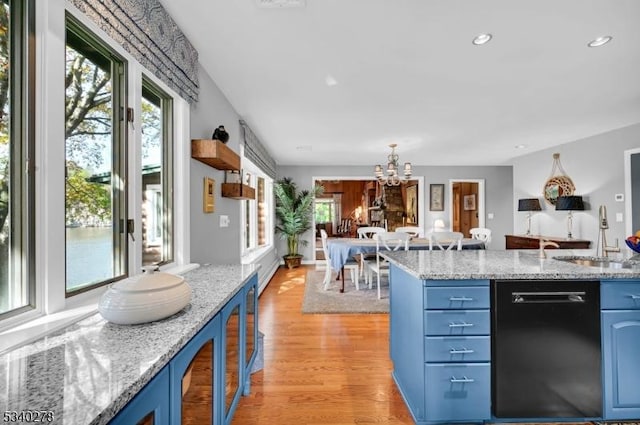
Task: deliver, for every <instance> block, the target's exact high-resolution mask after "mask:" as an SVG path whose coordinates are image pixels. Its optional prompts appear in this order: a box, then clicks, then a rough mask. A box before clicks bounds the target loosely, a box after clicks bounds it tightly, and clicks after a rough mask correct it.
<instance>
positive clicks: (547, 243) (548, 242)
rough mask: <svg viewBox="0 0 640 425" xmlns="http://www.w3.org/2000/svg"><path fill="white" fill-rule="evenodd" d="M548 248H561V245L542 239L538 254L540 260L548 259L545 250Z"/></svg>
mask: <svg viewBox="0 0 640 425" xmlns="http://www.w3.org/2000/svg"><path fill="white" fill-rule="evenodd" d="M547 246H555V247H556V248H560V245H558V244H557V243H555V242H552V241H545V240H544V239H542V238H540V251H539V253H538V258H547V254H546V253H545V252H544V248H545V247H547Z"/></svg>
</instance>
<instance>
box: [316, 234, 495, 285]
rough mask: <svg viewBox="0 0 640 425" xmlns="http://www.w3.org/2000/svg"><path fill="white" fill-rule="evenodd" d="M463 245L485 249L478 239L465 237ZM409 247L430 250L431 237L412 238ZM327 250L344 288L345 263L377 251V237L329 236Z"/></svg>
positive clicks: (469, 247) (434, 245) (437, 248)
mask: <svg viewBox="0 0 640 425" xmlns="http://www.w3.org/2000/svg"><path fill="white" fill-rule="evenodd" d="M461 245H462V249H485V244H484V242H483V241H481V240H478V239H472V238H463V239H462V244H461ZM409 249H422V250H428V249H429V239H427V238H412V239H411V240H410V241H409ZM432 249H434V250H439V249H440V248H439V247H438V245H436V244H433V248H432ZM327 250H328V251H329V260H330V261H329V262H330V264H331V268H332V269H333V270H335V271H337V272H338V276H340V272H342V276H343V277H342V286H343V288H344V271H343V267H344V265H345V264H347V261H349V260H351V259H353V258H354V257H357V256H358V255H360V254H371V253H375V252H376V241H375V239H367V238H329V239H327ZM338 278H339V277H338ZM340 292H343V291H340Z"/></svg>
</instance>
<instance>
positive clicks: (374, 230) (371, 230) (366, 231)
mask: <svg viewBox="0 0 640 425" xmlns="http://www.w3.org/2000/svg"><path fill="white" fill-rule="evenodd" d="M382 232H386V229H385V228H384V227H375V226H367V227H358V230H357V233H358V238H360V239H371V238H372V237H373V236H374V235H376V234H378V233H382ZM374 255H375V254H365V253H361V254H360V277H363V276H364V269H365V265H364V263H365V261H366V260H367V259H373V256H374ZM369 288H371V285H369Z"/></svg>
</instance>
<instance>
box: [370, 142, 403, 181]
mask: <svg viewBox="0 0 640 425" xmlns="http://www.w3.org/2000/svg"><path fill="white" fill-rule="evenodd" d="M396 146H398V145H397V144H395V143H392V144H390V145H389V147H390V148H391V154H389V156H388V157H387V161H388V162H387V173H386V174H385V172H384V171H383V170H382V166H381V165H379V164H378V165H376V169H375V175H376V178H377V179H378V181H379V182H380V184H386V185H387V186H398V185H399V184H400V183H406V182H408V181H409V179H410V178H411V163H410V162H405V163H404V167H403V176H402V177H400V175H399V170H398V160H399V159H400V158H399V157H398V154H397V153H396Z"/></svg>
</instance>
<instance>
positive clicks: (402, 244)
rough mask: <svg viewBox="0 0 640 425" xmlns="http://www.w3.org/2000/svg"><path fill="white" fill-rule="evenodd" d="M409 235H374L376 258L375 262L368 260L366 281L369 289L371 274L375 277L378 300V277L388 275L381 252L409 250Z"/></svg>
mask: <svg viewBox="0 0 640 425" xmlns="http://www.w3.org/2000/svg"><path fill="white" fill-rule="evenodd" d="M410 238H411V237H410V235H409V234H408V233H404V232H382V233H378V234H376V235H375V238H374V239H375V240H376V258H375V261H373V260H369V261H367V262H366V264H367V280H368V282H369V288H371V281H372V278H373V276H372V273H375V274H376V276H377V285H378V299H380V275H382V274H386V275H388V274H389V263H388V261H387V260H385V259H384V258H382V256H381V255H380V252H381V251H398V250H400V249H404V250H405V251H408V250H409V239H410Z"/></svg>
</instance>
